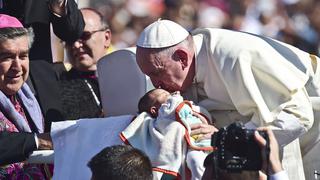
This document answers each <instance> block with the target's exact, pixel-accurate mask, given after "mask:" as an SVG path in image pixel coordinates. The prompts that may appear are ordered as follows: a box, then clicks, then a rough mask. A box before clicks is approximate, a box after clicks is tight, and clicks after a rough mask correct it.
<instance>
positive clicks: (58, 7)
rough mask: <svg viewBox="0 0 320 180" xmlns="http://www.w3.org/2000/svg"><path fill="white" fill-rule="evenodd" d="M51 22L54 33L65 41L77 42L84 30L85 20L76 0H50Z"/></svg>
mask: <svg viewBox="0 0 320 180" xmlns="http://www.w3.org/2000/svg"><path fill="white" fill-rule="evenodd" d="M49 9H50V10H51V16H50V18H51V22H52V27H53V31H54V33H55V34H56V35H57V36H58V37H59V38H60V39H61V40H63V41H67V42H73V41H75V40H77V39H78V38H79V37H80V36H81V34H82V32H83V29H84V25H85V23H84V20H83V17H82V14H81V12H80V10H79V9H78V5H77V4H76V3H75V1H74V0H50V1H49Z"/></svg>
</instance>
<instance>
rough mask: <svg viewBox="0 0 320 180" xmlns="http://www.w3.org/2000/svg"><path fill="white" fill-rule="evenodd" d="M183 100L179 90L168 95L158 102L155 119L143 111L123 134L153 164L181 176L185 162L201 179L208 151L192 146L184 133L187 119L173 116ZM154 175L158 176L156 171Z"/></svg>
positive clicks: (185, 132) (193, 176)
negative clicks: (195, 148) (159, 105)
mask: <svg viewBox="0 0 320 180" xmlns="http://www.w3.org/2000/svg"><path fill="white" fill-rule="evenodd" d="M182 102H183V98H182V97H181V96H180V95H179V94H175V95H172V96H170V97H169V98H168V100H167V102H166V103H163V104H162V105H161V107H160V109H159V112H158V117H157V118H156V119H154V118H152V117H151V116H150V115H149V114H148V113H146V112H143V113H141V114H140V115H138V116H137V117H136V118H135V120H134V121H133V122H132V123H131V124H130V125H129V126H128V128H126V129H125V130H124V131H123V132H122V136H123V137H124V138H125V140H128V142H129V143H130V144H131V145H132V146H133V147H136V148H138V149H141V150H142V151H144V152H145V153H146V154H147V156H148V157H149V158H150V160H151V163H152V165H153V167H157V168H161V169H162V170H168V171H171V172H174V173H178V174H179V175H180V176H181V177H182V179H184V178H183V177H184V176H185V171H184V170H185V168H184V167H185V163H187V164H186V165H187V167H188V168H189V169H190V171H191V178H192V179H201V177H202V174H203V172H204V168H203V162H204V159H205V158H206V156H207V155H208V153H206V152H205V151H196V150H193V149H191V147H190V144H188V143H187V140H186V139H185V136H186V135H189V134H187V133H188V132H190V127H189V125H188V124H186V123H187V120H185V121H184V122H180V121H178V120H177V119H176V118H175V111H176V108H177V107H178V105H179V104H180V103H182ZM198 109H199V108H198ZM181 121H182V120H181ZM187 130H189V131H187ZM189 139H191V137H190V135H189ZM208 146H210V143H209V145H208ZM208 146H207V147H208ZM156 176H157V178H158V179H160V178H161V174H159V173H158V174H156Z"/></svg>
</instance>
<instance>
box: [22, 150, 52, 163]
mask: <svg viewBox="0 0 320 180" xmlns="http://www.w3.org/2000/svg"><path fill="white" fill-rule="evenodd" d="M27 162H28V163H32V164H42V163H52V164H53V162H54V152H53V150H38V151H33V152H32V154H30V156H29V158H28V159H27Z"/></svg>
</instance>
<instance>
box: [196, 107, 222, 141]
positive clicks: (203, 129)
mask: <svg viewBox="0 0 320 180" xmlns="http://www.w3.org/2000/svg"><path fill="white" fill-rule="evenodd" d="M193 115H194V116H197V117H198V118H199V119H200V120H201V121H202V123H198V124H191V125H190V128H191V133H190V136H197V141H201V140H203V139H211V136H212V134H213V133H215V132H218V129H217V128H216V127H214V126H213V125H210V124H208V121H207V119H206V118H205V117H203V116H202V115H201V114H199V113H196V112H194V113H193Z"/></svg>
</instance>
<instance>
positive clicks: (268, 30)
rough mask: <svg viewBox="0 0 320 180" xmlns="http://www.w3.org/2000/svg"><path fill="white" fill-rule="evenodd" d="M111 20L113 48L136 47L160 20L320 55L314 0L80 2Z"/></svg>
mask: <svg viewBox="0 0 320 180" xmlns="http://www.w3.org/2000/svg"><path fill="white" fill-rule="evenodd" d="M78 3H79V5H80V6H81V4H84V3H86V6H90V7H93V8H95V9H98V10H99V11H100V12H101V13H102V14H104V15H105V16H106V18H107V20H108V22H110V26H111V28H112V29H111V31H112V32H113V38H112V39H113V46H114V47H115V48H116V49H118V48H123V47H129V46H134V45H135V42H136V39H137V36H138V34H139V33H140V32H141V31H142V29H143V28H144V27H146V26H147V25H148V24H150V23H151V22H153V21H154V20H156V19H158V18H162V19H170V20H173V21H175V22H178V23H179V24H181V25H183V26H184V27H185V28H186V29H188V30H193V29H195V28H198V27H217V28H226V29H233V30H239V31H246V32H250V33H254V34H259V35H265V36H269V37H272V38H276V39H278V40H281V41H284V42H287V43H289V44H292V45H294V46H296V47H298V48H300V49H302V50H305V51H307V52H309V53H312V54H316V55H319V53H320V52H319V51H320V50H319V47H320V46H319V44H320V43H319V36H320V22H319V21H320V18H317V15H318V14H319V13H318V12H320V1H317V0H90V1H87V0H79V2H78Z"/></svg>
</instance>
